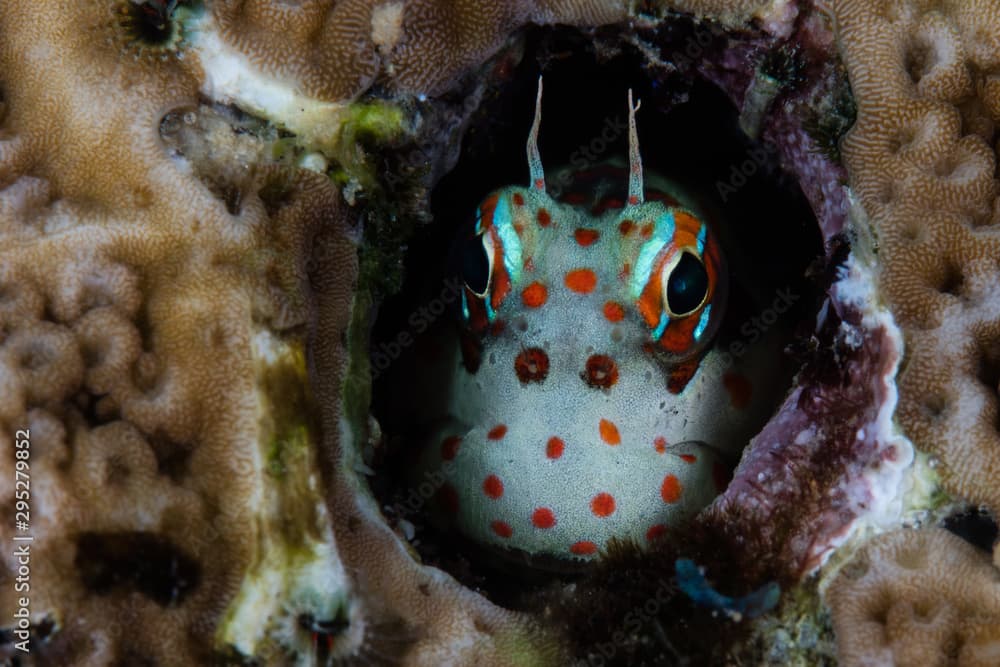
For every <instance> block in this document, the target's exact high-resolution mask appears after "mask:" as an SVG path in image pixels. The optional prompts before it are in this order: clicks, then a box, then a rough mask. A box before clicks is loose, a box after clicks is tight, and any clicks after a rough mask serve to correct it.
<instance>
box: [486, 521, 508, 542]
mask: <svg viewBox="0 0 1000 667" xmlns="http://www.w3.org/2000/svg"><path fill="white" fill-rule="evenodd" d="M490 528H492V529H493V532H494V533H496V534H497V537H503V538H508V537H510V536H511V535H513V534H514V529H513V528H511V527H510V524H509V523H507V522H506V521H494V522H492V523H491V524H490Z"/></svg>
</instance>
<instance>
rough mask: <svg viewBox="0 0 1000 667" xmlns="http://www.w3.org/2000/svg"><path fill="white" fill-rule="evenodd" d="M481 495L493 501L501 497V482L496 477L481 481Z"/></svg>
mask: <svg viewBox="0 0 1000 667" xmlns="http://www.w3.org/2000/svg"><path fill="white" fill-rule="evenodd" d="M483 493H485V494H486V495H488V496H489V497H490V498H493V499H494V500H495V499H497V498H500V497H502V496H503V482H502V481H500V478H499V477H497V476H496V475H489V476H488V477H487V478H486V479H485V480H483Z"/></svg>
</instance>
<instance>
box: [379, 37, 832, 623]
mask: <svg viewBox="0 0 1000 667" xmlns="http://www.w3.org/2000/svg"><path fill="white" fill-rule="evenodd" d="M684 29H688V30H689V29H690V27H687V28H684ZM679 34H680V35H681V37H679V38H678V39H683V37H684V36H686V34H687V33H684V32H683V30H682V31H681V32H680V33H679ZM609 51H610V52H612V53H614V54H615V55H614V56H613V57H608V55H607V52H606V51H602V53H601V54H600V55H598V53H597V50H596V49H595V47H594V45H593V43H592V37H591V36H587V35H583V34H581V33H579V32H576V31H573V30H571V29H566V28H558V29H533V30H531V31H529V33H528V34H527V37H526V40H525V44H524V54H525V55H524V58H523V60H522V61H521V62H520V64H519V65H518V66H517V67H515V68H513V69H512V70H504V72H505V74H503V75H498V71H499V70H498V69H489V70H487V73H486V74H485V75H484V76H485V77H486V80H487V83H486V84H484V86H483V89H482V90H481V91H480V92H481V93H482V100H483V102H482V103H481V105H480V106H479V107H478V108H477V109H475V110H474V111H473V112H472V114H471V117H470V118H469V119H468V122H467V123H466V125H465V128H466V129H465V131H464V134H463V136H462V137H461V149H460V152H459V154H458V159H457V164H455V166H454V168H453V169H452V170H451V171H450V172H448V173H447V174H446V175H445V176H444V177H443V178H441V179H440V181H438V182H437V184H436V186H435V187H434V189H433V192H432V193H431V197H430V209H429V213H430V216H429V217H430V218H431V219H432V223H431V224H430V225H429V226H428V227H427V228H426V229H425V230H422V233H420V234H417V235H414V236H412V237H410V238H409V239H408V243H407V252H406V254H405V257H404V259H403V263H402V268H403V280H402V282H401V289H400V290H399V292H398V293H396V294H393V295H391V296H389V297H388V298H386V299H385V300H384V301H383V302H382V303H381V305H380V308H379V312H378V317H377V319H376V321H375V323H374V326H373V328H372V330H371V338H370V346H369V350H370V355H371V356H370V365H371V368H372V372H373V400H372V413H373V415H374V417H375V418H376V420H377V421H378V423H379V426H380V427H381V430H382V438H381V443H380V446H379V447H378V448H377V450H376V451H372V452H370V454H371V456H370V457H369V462H370V464H371V465H372V466H373V467H374V468H375V469H376V476H375V477H374V479H373V481H372V486H373V489H374V491H375V493H376V496H378V497H379V500H380V502H381V504H382V506H383V507H389V508H398V507H401V506H402V505H403V504H405V503H402V502H401V501H403V500H405V499H406V498H407V497H408V496H409V495H410V494H411V493H412V492H414V489H412V488H411V487H410V485H411V484H412V481H409V480H408V479H407V472H408V471H409V470H410V469H411V468H412V466H413V464H414V461H415V459H416V457H417V456H418V453H417V451H416V450H417V448H418V447H420V446H421V445H422V444H423V443H422V442H421V438H422V437H425V436H426V434H427V433H428V432H430V427H428V426H427V424H426V422H427V421H428V417H429V416H430V415H432V414H435V412H434V411H440V410H441V409H442V407H443V405H444V402H445V400H446V397H447V396H448V395H449V390H448V389H447V388H446V387H444V386H440V385H439V386H437V388H436V389H433V390H432V389H416V387H428V386H435V385H434V382H436V381H441V382H445V381H446V378H447V377H448V371H447V366H448V365H449V364H454V363H455V359H456V356H455V355H456V353H454V352H453V351H449V350H448V349H447V348H445V347H444V346H443V345H442V343H441V341H442V340H444V339H445V338H446V336H443V335H441V334H440V332H441V331H451V332H454V331H455V330H456V329H457V327H458V322H459V321H460V318H461V315H460V301H459V299H458V298H457V297H458V295H457V294H454V293H451V292H449V287H448V286H449V285H450V284H451V283H450V282H449V281H450V280H453V278H454V276H455V275H456V272H455V270H456V265H455V262H454V260H453V254H452V249H453V248H455V247H456V245H457V240H458V239H459V238H460V234H459V230H460V229H463V228H464V227H463V225H468V224H469V223H470V221H471V218H472V216H473V214H474V212H475V210H476V207H477V206H478V204H479V203H480V201H481V200H482V198H483V197H484V196H485V195H486V194H487V193H489V192H490V191H492V190H494V189H496V188H498V187H503V186H506V185H512V184H527V181H528V177H529V175H528V165H527V161H526V157H525V141H526V138H527V136H528V132H529V129H530V126H531V123H532V118H533V112H534V101H535V92H536V85H537V80H538V76H539V74H540V73H541V74H544V77H545V78H544V87H545V90H544V99H543V115H542V122H541V132H540V137H539V144H540V150H541V155H542V161H543V164H544V165H545V168H546V173H547V177H548V178H549V179H550V181H551V182H550V183H548V184H547V185H548V187H549V188H552V189H558V188H559V187H560V186H561V184H560V183H559V182H558V179H556V178H554V176H553V175H554V174H556V173H558V170H559V168H561V167H564V166H566V165H571V166H573V167H574V168H583V167H587V166H593V165H596V164H599V163H600V162H602V161H604V160H607V159H609V158H622V157H624V156H625V154H626V151H627V142H628V136H627V111H626V99H627V92H628V90H629V89H630V88H631V89H632V90H633V94H634V95H635V97H637V98H640V99H641V100H642V108H641V111H640V112H639V116H638V130H639V140H640V147H641V151H642V158H643V165H644V167H645V168H646V169H647V170H648V171H649V172H657V173H660V174H662V175H664V176H666V177H667V178H669V179H672V180H674V181H677V182H678V183H680V184H681V185H682V186H683V187H685V188H689V189H690V190H691V191H692V192H696V193H697V196H698V197H699V198H702V199H703V200H704V201H706V202H707V204H708V206H710V207H712V208H715V209H717V210H718V214H719V218H720V219H721V220H722V221H723V222H722V227H723V229H722V230H721V231H720V238H721V243H722V244H723V246H724V252H725V253H727V257H729V258H731V262H730V267H731V271H730V274H731V275H730V294H731V296H730V300H729V303H730V306H729V310H728V311H727V312H729V313H730V314H729V315H727V318H728V319H727V322H726V323H725V324H724V325H723V329H724V331H725V332H726V333H725V335H720V338H719V341H720V343H719V344H724V345H726V346H727V348H726V349H729V346H730V345H731V344H732V343H734V342H735V343H739V342H740V340H741V337H743V338H745V337H746V334H745V333H743V334H741V333H740V326H741V324H744V323H751V322H753V321H754V318H757V317H758V316H760V315H761V314H762V313H761V311H760V310H756V309H755V306H754V305H751V304H753V303H754V301H752V300H751V299H750V298H748V297H747V295H748V294H750V293H757V294H764V295H769V296H768V297H767V304H770V302H771V301H773V299H774V298H775V294H778V293H780V292H781V290H786V289H791V290H792V291H793V292H794V293H795V294H796V295H800V296H801V297H802V298H801V299H800V300H799V301H798V305H796V306H795V307H793V308H792V309H791V310H790V311H789V312H788V313H787V314H785V315H782V316H781V318H780V319H778V320H777V321H778V323H777V324H775V320H776V319H777V318H775V317H774V316H775V313H773V312H771V313H767V312H765V313H764V314H763V320H764V321H765V322H767V325H766V326H767V327H769V328H770V327H777V328H778V330H780V331H782V332H784V331H785V330H786V328H787V331H788V332H789V333H788V335H789V336H791V331H792V330H793V329H795V328H796V326H797V325H798V324H799V323H800V322H801V321H802V320H803V319H805V318H808V317H811V316H812V312H813V311H812V310H811V309H812V308H813V306H814V304H815V303H818V301H817V300H816V298H815V297H816V293H817V288H816V286H815V285H813V284H812V283H810V282H808V280H807V279H806V278H805V276H806V273H807V268H808V267H809V266H810V264H811V263H812V262H813V261H814V260H815V259H816V258H817V257H821V256H822V255H823V248H822V243H821V240H820V235H819V231H818V225H817V224H816V222H815V216H814V215H813V213H812V210H811V208H810V206H809V204H808V202H807V201H806V199H805V197H804V196H803V195H802V193H801V191H800V189H799V187H798V185H797V183H796V182H795V178H794V177H793V176H792V175H790V174H788V173H787V172H785V171H783V170H782V169H781V167H780V165H779V151H778V150H777V149H776V147H774V146H769V145H765V144H763V143H759V142H755V141H754V140H751V139H750V138H748V137H747V136H746V135H745V134H744V133H743V131H742V130H741V127H740V118H739V110H738V109H737V108H736V107H735V106H734V105H733V104H732V102H731V101H730V100H729V98H728V97H727V96H726V95H725V94H724V93H723V92H722V91H721V90H719V89H718V88H717V87H716V86H715V85H714V84H712V83H709V82H708V81H706V80H704V79H702V78H700V77H699V76H697V75H695V74H693V73H691V72H688V73H686V74H684V75H677V74H670V73H669V72H667V71H655V70H651V69H649V68H648V67H647V65H648V63H647V62H646V61H645V56H644V55H643V54H641V53H638V52H636V51H635V50H634V49H633V48H632V47H630V46H629V45H628V44H627V43H626V42H625V41H622V42H618V43H616V49H611V50H609ZM387 163H388V164H392V163H398V164H404V165H405V164H408V163H412V160H407V159H406V157H405V156H403V157H402V158H398V157H396V158H390V159H389V160H387ZM401 178H402V177H399V176H397V175H393V179H391V180H396V181H398V180H401ZM387 180H389V179H387ZM553 194H556V193H554V192H553ZM445 301H448V303H447V304H446V303H444V302H445ZM767 304H765V305H767ZM758 319H759V318H758ZM498 326H500V327H503V326H506V327H509V328H510V329H511V330H512V331H521V330H523V329H524V328H525V327H526V326H527V324H526V322H525V321H524V320H523V319H522V318H519V319H514V320H512V321H511V322H506V323H500V324H498ZM747 326H750V324H747ZM761 326H764V325H761ZM753 335H756V334H753ZM618 336H619V339H620V332H619V334H618ZM612 340H618V339H615V338H614V336H612ZM743 342H744V343H745V342H746V341H745V340H744V341H743ZM733 349H737V350H738V349H740V348H739V346H737V347H736V348H733ZM484 361H488V356H485V358H484ZM608 361H609V362H611V363H610V365H608V364H605V366H607V368H606V369H602V368H596V367H595V368H594V369H593V371H592V372H591V373H588V372H587V371H586V370H585V371H584V380H587V381H590V382H592V383H593V384H595V386H603V385H604V384H607V383H608V380H607V379H608V378H609V377H614V375H613V371H614V363H615V362H614V361H612V360H611V359H610V358H609V359H608ZM795 370H796V369H795V364H794V362H793V361H791V360H789V359H788V358H786V357H783V356H782V355H781V353H780V351H778V352H777V358H776V359H775V363H774V372H775V377H777V378H780V380H779V382H778V383H777V384H778V385H780V389H779V390H778V391H775V393H774V396H770V395H769V394H768V399H767V400H768V401H772V399H773V403H769V404H770V405H773V406H774V407H776V406H777V404H778V401H779V400H780V397H781V396H782V395H783V392H784V391H785V390H786V389H787V387H788V386H789V383H790V379H791V376H792V374H793V373H794V371H795ZM549 381H551V378H549ZM578 382H579V381H578ZM782 383H783V384H782ZM760 426H763V421H762V422H761V424H760ZM735 463H736V460H735V459H733V460H731V461H726V470H725V477H726V478H728V477H729V476H730V472H731V469H732V467H733V466H734V465H735ZM432 506H433V503H432V502H423V503H420V504H419V507H417V508H416V509H415V510H414V511H412V512H410V511H404V512H402V513H401V514H396V512H395V510H392V511H390V512H389V516H388V518H389V521H390V523H394V524H397V525H400V526H403V527H404V528H401V529H400V531H399V532H400V533H404V532H409V531H411V530H412V529H413V528H415V530H416V534H417V535H418V536H419V539H418V540H416V548H417V550H418V551H420V552H421V554H422V555H423V557H424V559H425V561H426V562H429V563H433V564H435V565H438V566H440V567H443V568H444V569H446V570H448V571H449V572H451V573H452V574H454V575H455V576H456V577H458V578H459V579H460V580H462V581H463V582H465V583H468V584H470V585H475V586H476V587H477V588H479V589H481V590H486V591H487V592H488V593H489V594H490V595H491V596H492V597H493V599H494V600H496V601H498V602H499V603H501V604H504V603H510V604H514V598H515V597H516V594H517V592H518V591H517V590H512V589H511V586H510V581H511V580H510V578H509V577H503V576H495V575H496V573H497V572H498V570H497V569H494V568H497V567H499V566H497V565H496V563H493V562H492V561H491V560H490V556H489V555H486V554H484V553H483V552H481V551H480V550H479V549H477V548H476V547H474V546H473V545H470V544H468V543H467V542H466V541H464V540H463V539H462V538H460V537H459V536H457V535H454V534H451V533H449V532H446V531H438V530H436V529H435V528H433V527H432V524H431V522H429V521H428V520H427V517H426V516H425V515H424V510H425V509H430V508H431V507H432ZM524 564H528V565H531V566H534V565H535V564H536V563H534V562H532V561H531V559H524V560H523V562H522V563H521V565H524ZM546 565H548V564H546ZM506 567H507V565H504V566H503V568H506ZM503 568H501V570H499V571H506V570H503ZM553 569H556V570H558V567H557V566H553ZM518 573H519V575H521V577H522V578H521V579H520V581H522V582H535V581H536V580H537V579H536V577H537V576H538V575H537V573H535V574H532V573H526V572H525V570H524V568H519V569H518ZM547 576H549V577H551V576H552V575H551V574H548V575H547ZM530 585H532V583H528V586H530ZM515 588H516V587H515Z"/></svg>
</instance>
